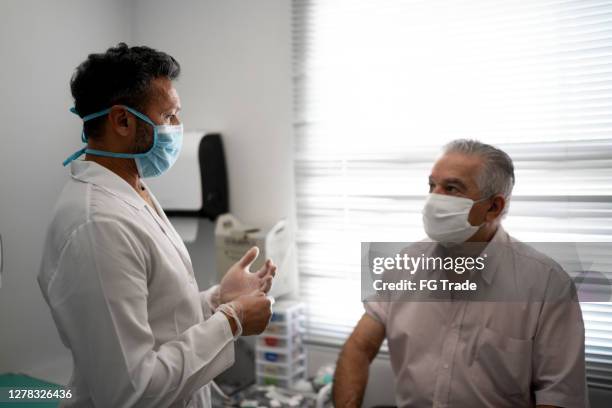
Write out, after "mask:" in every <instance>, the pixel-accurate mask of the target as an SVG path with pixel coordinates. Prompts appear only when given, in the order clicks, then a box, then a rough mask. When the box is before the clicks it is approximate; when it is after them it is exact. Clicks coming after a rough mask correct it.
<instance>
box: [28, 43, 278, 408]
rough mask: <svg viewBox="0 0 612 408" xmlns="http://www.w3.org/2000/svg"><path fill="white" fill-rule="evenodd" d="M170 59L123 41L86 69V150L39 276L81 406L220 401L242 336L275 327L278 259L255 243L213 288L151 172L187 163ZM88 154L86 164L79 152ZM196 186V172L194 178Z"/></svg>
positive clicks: (76, 87)
mask: <svg viewBox="0 0 612 408" xmlns="http://www.w3.org/2000/svg"><path fill="white" fill-rule="evenodd" d="M179 72H180V66H179V64H178V62H177V61H176V60H175V59H174V58H172V57H171V56H169V55H167V54H165V53H163V52H158V51H156V50H153V49H151V48H148V47H128V46H127V45H126V44H123V43H121V44H118V45H117V46H116V47H113V48H110V49H108V50H107V51H106V52H105V53H102V54H91V55H89V57H88V58H87V60H85V61H84V62H83V63H82V64H81V65H80V66H79V67H78V68H77V69H76V72H75V73H74V75H73V77H72V80H71V84H70V85H71V91H72V96H73V97H74V102H75V107H74V109H73V112H74V113H76V114H77V115H79V116H80V117H81V118H82V119H83V121H84V127H83V134H82V139H83V141H84V142H86V143H87V145H86V147H85V148H83V149H81V150H79V151H78V152H76V153H75V154H73V155H72V156H71V157H70V158H68V159H67V160H66V162H65V163H64V164H65V165H66V164H68V163H70V172H71V179H70V180H69V181H68V182H67V183H66V186H65V187H64V189H63V191H62V193H61V196H60V198H59V201H58V203H57V205H56V207H55V214H54V216H53V220H52V221H51V225H50V227H49V230H48V233H47V239H46V244H45V249H44V255H43V259H42V265H41V269H40V273H39V277H38V282H39V284H40V288H41V290H42V293H43V296H44V297H45V300H46V301H47V303H48V304H49V307H50V309H51V313H52V316H53V319H54V320H55V323H56V325H57V328H58V331H59V334H60V337H61V339H62V341H63V343H64V344H65V345H66V347H68V348H69V349H70V351H71V352H72V356H73V361H74V368H73V375H72V379H71V382H70V385H69V387H70V388H71V390H72V394H73V397H72V398H71V399H70V400H68V401H64V405H63V406H68V407H113V408H118V407H209V406H210V391H209V386H208V385H207V384H208V383H209V382H210V381H211V380H212V379H213V378H215V377H216V376H217V375H219V374H220V373H221V372H223V371H224V370H225V369H227V368H228V367H230V366H231V365H232V364H233V363H234V340H235V339H236V338H237V337H238V336H240V335H241V334H242V335H250V334H257V333H260V332H262V331H263V330H264V328H265V327H266V325H267V323H268V321H269V319H270V315H271V310H270V301H269V300H268V298H267V297H266V295H265V294H266V293H267V291H268V290H269V289H270V286H271V284H272V278H273V276H274V274H275V271H276V266H275V265H274V264H273V263H272V261H270V260H267V261H266V263H265V264H264V266H262V268H261V269H260V270H259V271H256V272H253V273H251V272H250V271H249V265H251V263H252V262H253V261H254V260H255V258H256V257H257V255H258V252H257V248H252V249H251V250H249V251H248V252H247V253H246V254H245V255H244V257H243V258H242V259H241V260H240V261H239V262H238V263H236V264H235V265H234V266H233V267H232V268H231V269H230V270H229V271H228V272H227V274H226V276H225V278H224V279H223V280H222V282H221V284H220V285H218V286H214V287H212V288H210V289H209V290H207V291H204V292H200V291H199V289H198V286H197V283H196V280H195V277H194V272H193V267H192V264H191V260H190V258H189V254H188V253H187V250H186V248H185V246H184V245H183V242H182V240H181V238H180V237H179V235H178V234H177V233H176V231H175V230H174V228H173V227H172V224H170V222H169V221H168V219H167V218H166V216H165V214H164V212H163V210H162V209H161V207H160V205H159V203H158V202H157V200H156V199H155V196H154V195H153V194H152V192H151V191H149V189H148V188H147V186H146V184H145V183H144V182H143V178H146V177H153V176H159V175H161V174H163V173H164V172H165V171H166V170H168V168H170V167H171V166H172V165H173V164H174V162H175V161H176V159H177V157H178V155H179V152H180V149H181V143H182V137H183V127H182V124H181V122H180V120H179V118H178V113H179V111H180V109H181V106H180V100H179V97H178V94H177V92H176V90H175V88H174V87H173V85H172V80H174V79H176V78H177V77H178V75H179ZM83 154H85V156H84V160H75V159H76V158H77V157H79V156H81V155H83ZM185 182H190V180H185Z"/></svg>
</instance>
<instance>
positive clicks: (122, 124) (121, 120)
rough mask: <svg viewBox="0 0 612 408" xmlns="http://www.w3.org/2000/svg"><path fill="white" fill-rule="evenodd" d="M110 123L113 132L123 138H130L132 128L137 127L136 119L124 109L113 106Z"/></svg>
mask: <svg viewBox="0 0 612 408" xmlns="http://www.w3.org/2000/svg"><path fill="white" fill-rule="evenodd" d="M108 121H109V125H110V127H111V129H112V130H113V132H114V133H117V134H119V135H121V136H129V135H130V132H131V129H130V127H134V128H135V126H136V123H135V122H134V117H133V116H132V115H130V114H129V113H128V111H127V110H126V109H125V108H124V107H122V106H118V105H115V106H113V107H112V108H111V110H110V112H108Z"/></svg>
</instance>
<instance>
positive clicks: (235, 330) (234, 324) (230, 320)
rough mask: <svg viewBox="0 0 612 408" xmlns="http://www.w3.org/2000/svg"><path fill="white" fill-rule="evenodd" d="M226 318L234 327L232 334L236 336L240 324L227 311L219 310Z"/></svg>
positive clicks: (231, 326)
mask: <svg viewBox="0 0 612 408" xmlns="http://www.w3.org/2000/svg"><path fill="white" fill-rule="evenodd" d="M219 311H220V312H221V313H222V314H223V315H224V316H225V317H226V318H227V321H228V322H229V325H230V328H231V329H232V336H234V337H235V336H236V333H237V332H238V325H237V324H236V320H235V319H234V318H233V317H232V316H230V315H229V314H228V313H227V312H226V311H224V310H219Z"/></svg>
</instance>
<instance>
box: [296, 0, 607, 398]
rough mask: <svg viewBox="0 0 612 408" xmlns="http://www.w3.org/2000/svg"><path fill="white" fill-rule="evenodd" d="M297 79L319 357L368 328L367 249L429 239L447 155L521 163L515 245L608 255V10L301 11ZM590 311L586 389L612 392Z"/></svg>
mask: <svg viewBox="0 0 612 408" xmlns="http://www.w3.org/2000/svg"><path fill="white" fill-rule="evenodd" d="M293 72H294V95H295V96H294V98H295V103H294V106H295V123H294V130H295V157H296V159H295V180H296V196H297V216H298V247H299V261H298V262H299V269H300V278H301V288H300V293H301V297H302V298H303V300H304V301H305V302H306V303H307V305H308V307H309V309H308V325H307V330H308V331H307V337H308V339H309V340H310V341H311V342H323V343H325V344H341V343H342V342H343V341H344V340H345V338H346V336H347V335H348V334H349V333H350V332H351V330H352V328H353V327H354V325H355V323H356V321H357V320H358V319H359V317H360V316H361V314H362V313H363V307H362V305H361V303H360V300H359V299H360V287H359V274H360V267H359V261H360V253H359V251H360V242H361V241H416V240H419V239H422V238H423V237H424V233H423V229H422V224H421V215H420V210H421V208H422V205H423V201H424V198H425V195H426V194H427V191H428V186H427V176H428V174H429V170H430V168H431V165H432V164H433V162H434V160H435V157H436V155H437V154H438V153H439V149H440V147H441V146H442V145H443V144H445V143H447V142H448V141H450V140H452V139H456V138H461V137H466V138H476V139H479V140H481V141H483V142H485V143H490V144H494V145H497V146H499V147H500V148H502V149H504V150H505V151H507V152H508V153H509V154H510V156H511V157H512V158H513V160H514V163H515V167H516V177H517V182H516V187H515V190H514V194H513V198H512V201H511V207H510V213H509V216H508V218H507V219H506V220H505V222H504V225H505V228H506V229H507V230H508V231H509V232H510V233H511V234H512V235H513V236H515V237H516V238H518V239H520V240H523V241H526V242H529V241H547V242H557V241H564V242H577V241H585V242H592V241H612V1H587V0H580V1H562V0H556V1H554V0H533V1H529V2H525V1H522V0H504V1H495V2H491V1H487V0H460V1H457V0H434V1H431V0H427V1H417V0H411V1H408V0H385V1H375V0H294V1H293ZM608 278H609V279H612V276H608ZM582 307H583V313H584V318H585V323H586V336H587V340H586V352H587V362H588V378H589V382H590V383H591V384H593V385H598V386H602V387H608V388H612V305H611V304H610V303H589V304H583V305H582Z"/></svg>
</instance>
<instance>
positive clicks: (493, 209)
mask: <svg viewBox="0 0 612 408" xmlns="http://www.w3.org/2000/svg"><path fill="white" fill-rule="evenodd" d="M504 208H506V198H505V197H504V196H503V195H501V194H497V195H495V196H493V199H492V200H491V205H490V207H489V209H488V210H487V215H486V220H487V221H488V222H491V221H493V220H495V219H496V218H499V217H501V215H502V213H503V211H504Z"/></svg>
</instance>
